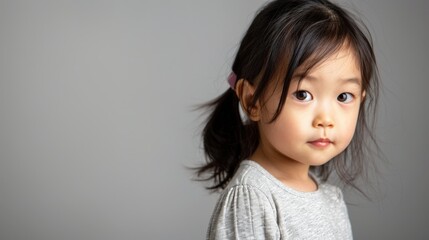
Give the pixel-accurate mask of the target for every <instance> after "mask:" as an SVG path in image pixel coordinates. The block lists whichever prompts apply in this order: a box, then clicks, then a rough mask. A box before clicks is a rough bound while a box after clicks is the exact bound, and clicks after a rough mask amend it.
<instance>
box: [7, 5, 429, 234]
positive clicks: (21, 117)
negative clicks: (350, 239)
mask: <svg viewBox="0 0 429 240" xmlns="http://www.w3.org/2000/svg"><path fill="white" fill-rule="evenodd" d="M263 2H264V1H262V0H259V1H257V0H251V1H250V0H216V1H209V0H204V1H203V0H182V1H155V0H153V1H131V0H127V1H94V0H91V1H83V0H82V1H53V0H52V1H23V0H21V1H4V0H2V1H0V114H1V115H0V116H1V118H0V239H5V240H7V239H19V240H20V239H32V240H54V239H203V238H204V236H205V231H206V227H207V224H208V221H209V217H210V214H211V211H212V209H213V207H214V203H215V200H216V198H217V195H216V194H213V195H210V194H209V193H208V192H207V191H205V190H204V189H203V186H204V185H203V184H202V183H199V182H193V181H191V178H192V173H191V172H190V171H188V170H186V168H185V167H186V166H193V165H195V164H197V163H200V162H201V161H202V152H201V144H200V139H199V130H201V127H200V123H201V121H202V118H200V117H199V114H200V113H197V112H192V111H191V110H192V106H193V105H194V104H197V103H201V102H204V101H206V100H208V99H211V98H213V97H215V96H217V95H218V94H219V93H221V92H223V91H224V90H225V89H226V88H227V84H226V82H225V78H226V76H227V74H228V71H229V69H230V64H231V61H232V59H233V56H234V53H235V51H236V47H237V45H238V42H239V41H240V38H241V36H242V34H243V32H244V31H245V29H246V27H247V26H248V24H249V22H250V21H251V19H252V18H253V16H254V13H255V11H256V10H257V9H258V8H259V7H260V6H261V5H262V4H263ZM343 4H344V5H345V6H346V7H348V8H352V9H354V10H357V11H359V12H360V13H361V14H362V15H363V16H365V17H364V21H365V22H370V25H369V28H370V31H371V32H372V33H373V35H374V40H375V47H376V50H377V56H378V60H379V67H380V73H381V77H382V80H383V92H382V96H381V97H382V98H381V104H380V111H379V125H378V128H377V133H378V135H379V138H380V145H381V147H382V149H383V151H384V153H385V155H386V159H387V160H388V162H387V163H383V164H382V167H381V168H380V171H381V173H382V174H381V175H380V176H379V177H378V182H379V184H378V189H379V190H380V191H379V193H377V194H375V195H374V196H375V197H374V198H373V199H374V200H373V201H372V202H370V201H368V200H365V199H364V198H362V197H359V196H358V195H356V194H354V193H352V192H346V197H347V199H348V201H349V202H351V203H353V205H350V206H349V211H350V218H351V221H352V224H353V228H354V235H355V238H356V239H424V238H427V237H428V236H429V225H428V222H429V217H428V216H429V210H428V209H429V208H428V207H427V205H426V203H427V202H428V201H429V197H428V187H427V184H428V182H429V174H428V173H427V171H428V169H429V163H428V160H429V158H428V157H427V154H426V150H427V149H428V148H429V144H428V143H429V128H428V122H429V111H428V109H429V107H428V106H427V102H428V94H427V91H428V90H429V81H428V79H427V76H428V74H427V72H428V71H427V70H428V56H429V51H428V47H427V42H429V38H428V30H427V29H428V27H427V24H428V22H429V17H428V15H427V14H426V12H427V10H428V9H429V4H428V2H427V1H423V0H421V1H419V0H413V1H402V0H394V1H393V0H377V1H369V0H360V1H353V3H351V0H350V1H347V2H344V1H343Z"/></svg>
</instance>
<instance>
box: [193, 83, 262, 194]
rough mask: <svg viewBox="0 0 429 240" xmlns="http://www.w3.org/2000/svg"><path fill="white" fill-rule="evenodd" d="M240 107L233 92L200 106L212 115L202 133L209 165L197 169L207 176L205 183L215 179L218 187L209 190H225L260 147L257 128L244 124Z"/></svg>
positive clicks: (254, 125)
mask: <svg viewBox="0 0 429 240" xmlns="http://www.w3.org/2000/svg"><path fill="white" fill-rule="evenodd" d="M239 107H240V106H239V99H238V97H237V95H236V94H235V91H234V90H232V89H228V90H227V91H226V92H224V93H223V94H222V95H221V96H219V97H218V98H216V99H214V100H212V101H211V102H208V103H206V104H204V105H202V106H201V107H200V108H206V109H208V111H209V112H210V115H209V116H208V118H207V120H206V125H205V127H204V129H203V132H202V137H203V144H204V152H205V156H206V164H204V165H202V166H201V167H199V168H197V169H196V170H197V175H198V177H200V176H201V175H203V174H205V173H207V174H208V176H207V177H206V178H203V180H213V182H214V184H213V185H212V186H210V187H207V189H210V190H216V189H223V188H225V187H226V185H227V184H228V182H229V180H230V179H231V178H232V176H233V175H234V173H235V172H236V171H237V168H238V166H239V164H240V162H241V161H242V160H244V159H246V158H248V157H249V156H250V155H251V154H252V153H253V152H254V151H255V149H256V147H257V145H258V142H259V134H258V130H257V125H256V124H255V123H253V122H250V123H243V121H242V120H241V117H240V110H239Z"/></svg>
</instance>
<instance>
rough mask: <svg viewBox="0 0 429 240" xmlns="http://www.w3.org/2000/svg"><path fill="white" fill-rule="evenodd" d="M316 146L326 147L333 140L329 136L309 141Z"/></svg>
mask: <svg viewBox="0 0 429 240" xmlns="http://www.w3.org/2000/svg"><path fill="white" fill-rule="evenodd" d="M308 143H310V144H311V145H313V146H315V147H320V148H324V147H327V146H329V145H330V144H332V141H331V140H330V139H329V138H319V139H316V140H314V141H310V142H308Z"/></svg>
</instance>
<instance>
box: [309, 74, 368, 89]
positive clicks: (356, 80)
mask: <svg viewBox="0 0 429 240" xmlns="http://www.w3.org/2000/svg"><path fill="white" fill-rule="evenodd" d="M302 79H308V80H310V81H315V80H317V78H316V77H313V76H311V75H307V76H305V77H303V78H302ZM339 80H340V81H342V82H344V83H343V84H346V83H352V84H356V85H358V86H359V87H360V86H361V81H360V79H359V78H357V77H351V78H340V79H339Z"/></svg>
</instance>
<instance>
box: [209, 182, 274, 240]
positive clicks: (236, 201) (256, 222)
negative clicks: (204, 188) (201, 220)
mask: <svg viewBox="0 0 429 240" xmlns="http://www.w3.org/2000/svg"><path fill="white" fill-rule="evenodd" d="M276 215H277V214H276V211H275V208H274V207H273V203H272V202H270V200H269V198H268V197H267V196H266V195H265V194H264V193H263V192H262V191H261V190H259V189H256V188H254V187H251V186H246V185H239V186H235V187H232V188H231V189H229V190H228V191H226V192H224V193H223V194H222V195H221V197H220V199H219V201H218V203H217V205H216V208H215V210H214V212H213V215H212V218H211V222H210V226H209V230H208V233H207V239H209V240H212V239H267V240H268V239H270V240H271V239H280V231H279V228H278V225H277V217H276Z"/></svg>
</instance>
